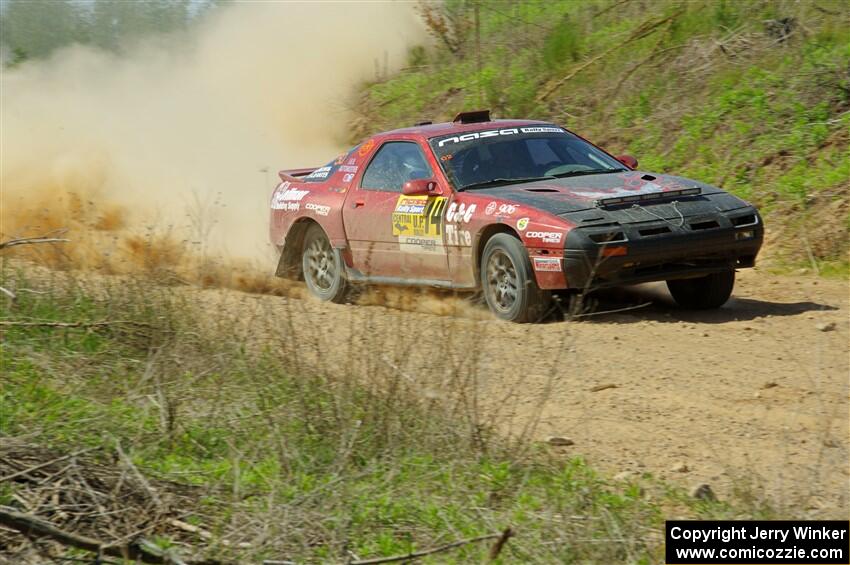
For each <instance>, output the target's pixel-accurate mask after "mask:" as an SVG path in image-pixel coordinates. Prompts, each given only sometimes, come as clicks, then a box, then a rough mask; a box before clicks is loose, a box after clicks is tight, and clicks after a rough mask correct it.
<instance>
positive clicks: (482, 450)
mask: <svg viewBox="0 0 850 565" xmlns="http://www.w3.org/2000/svg"><path fill="white" fill-rule="evenodd" d="M0 284H4V285H6V286H12V287H15V288H18V289H20V288H29V289H31V290H34V291H36V292H37V293H35V292H30V293H25V292H21V293H19V294H20V297H19V300H18V301H17V302H16V303H15V304H14V305H13V306H11V307H6V308H4V310H3V315H2V319H3V321H5V322H21V323H23V322H32V321H33V320H38V321H41V322H45V323H49V322H82V323H95V322H103V321H108V320H113V321H115V320H119V321H122V322H132V323H118V324H114V325H107V326H90V327H61V328H60V327H47V326H44V327H31V326H16V325H12V326H9V327H4V329H3V338H2V339H3V347H2V351H0V364H2V368H3V374H4V379H3V386H2V391H0V439H2V438H4V437H6V438H11V437H20V438H25V439H26V441H27V442H30V443H34V444H37V445H40V446H43V447H49V448H52V449H55V450H57V451H58V452H69V451H72V450H76V449H79V448H81V447H99V448H100V451H98V453H99V455H98V457H99V458H100V459H101V461H102V462H104V463H107V464H109V462H110V461H112V460H114V458H115V457H116V456H115V452H116V449H118V447H116V446H120V447H121V448H122V449H123V451H124V452H125V453H126V454H127V456H128V457H129V458H130V459H131V460H132V461H133V463H134V464H135V466H136V467H137V468H138V469H140V470H141V472H142V473H144V474H145V475H147V476H148V477H150V478H151V479H152V480H153V479H156V480H164V481H169V483H168V484H183V485H188V486H191V487H193V488H195V489H197V490H196V491H195V492H196V496H195V499H196V502H195V503H194V504H192V505H190V506H189V507H186V508H183V509H182V510H183V514H184V519H185V521H187V522H189V523H194V524H199V525H201V526H202V527H204V528H206V529H208V530H209V531H211V532H214V533H215V538H214V540H211V541H210V542H209V545H208V548H207V552H208V553H209V554H211V555H216V556H218V557H230V558H235V559H239V560H258V559H260V558H277V559H280V558H288V559H295V560H297V561H298V562H328V561H340V562H341V561H343V560H345V559H346V558H347V557H346V556H347V553H346V552H349V551H350V552H352V553H354V554H356V555H358V556H360V557H366V556H368V557H374V556H386V555H393V554H403V553H406V552H409V551H412V550H415V549H422V548H426V547H431V546H435V545H440V544H443V543H446V542H450V541H454V540H457V539H463V538H467V537H474V536H478V535H483V534H488V533H492V532H498V531H501V530H502V529H504V528H505V527H507V526H511V527H512V528H514V529H515V530H516V532H517V536H516V537H515V538H513V539H511V541H510V542H509V543H508V546H507V549H506V552H505V554H504V556H503V557H504V560H505V562H516V561H520V562H529V563H533V562H539V563H548V562H553V561H558V562H567V563H569V562H599V563H613V562H631V563H650V562H657V561H659V560H660V559H661V551H662V549H661V544H662V540H661V528H662V525H663V519H664V517H665V516H668V517H669V516H670V515H673V514H675V515H682V516H692V517H731V516H754V515H763V514H764V511H763V510H762V509H756V508H747V507H739V508H734V507H732V506H729V505H727V504H723V503H713V502H700V501H695V500H693V499H691V498H689V497H688V496H687V495H686V494H685V493H683V492H682V491H681V490H679V489H676V488H673V487H670V486H669V485H665V484H663V483H661V482H659V481H657V480H655V479H654V478H652V477H651V476H649V475H644V476H643V477H639V478H636V479H635V480H633V481H627V482H618V481H611V480H610V479H606V478H605V477H603V476H600V475H599V474H597V473H596V472H594V470H593V469H592V468H590V467H589V466H588V465H587V464H586V463H585V462H584V461H583V460H582V459H580V458H572V459H565V458H564V457H563V456H560V455H558V454H555V453H553V452H552V451H551V448H549V447H548V446H546V445H540V444H530V445H531V448H530V450H529V449H528V444H527V440H525V439H521V440H520V441H524V442H526V447H525V448H523V447H522V445H520V444H519V443H518V442H516V441H513V440H511V439H508V438H505V437H501V436H499V435H498V434H496V433H494V430H488V429H486V427H484V426H483V425H482V424H481V423H480V422H476V421H474V420H473V419H470V416H469V407H468V405H465V404H464V403H463V402H461V399H462V398H463V397H464V396H467V397H468V396H470V395H474V392H473V391H471V390H470V389H469V388H466V385H464V384H462V383H464V382H468V381H467V380H464V379H457V380H455V381H453V382H454V383H455V384H454V385H452V386H453V390H451V391H450V393H449V396H448V398H445V399H441V400H434V399H428V398H423V397H422V395H418V394H416V393H415V391H414V390H413V389H411V388H409V385H408V384H407V382H406V381H405V380H404V379H403V378H400V377H399V375H398V374H397V372H395V371H391V370H387V371H380V370H376V371H374V372H373V373H370V374H369V375H363V374H357V375H349V377H353V378H346V377H345V376H340V375H339V374H336V375H333V374H330V373H324V372H314V371H311V370H310V369H307V368H306V364H304V363H301V364H299V363H298V362H297V360H296V359H294V356H293V355H292V351H287V350H286V348H285V347H283V346H282V343H281V342H276V343H275V342H273V343H275V346H273V347H272V346H269V344H268V342H265V343H264V341H263V339H261V338H263V337H264V336H265V337H267V336H268V332H269V331H271V330H270V329H269V328H268V327H261V326H259V325H258V324H257V323H255V322H256V320H259V319H261V318H263V317H262V316H260V317H255V318H253V321H251V322H249V323H244V319H245V317H246V316H248V314H247V312H248V310H249V309H250V303H248V302H245V301H244V300H247V299H243V302H240V303H237V304H236V308H234V307H233V306H234V305H233V304H230V303H225V302H221V303H210V302H209V300H211V298H210V297H208V296H207V297H205V296H204V295H203V294H202V293H201V291H198V290H194V291H192V290H188V289H183V288H179V287H167V286H166V287H163V286H160V285H157V284H152V283H151V281H147V280H144V279H135V280H132V281H131V280H127V279H120V278H110V277H99V278H97V279H81V278H75V277H74V276H72V275H67V274H65V275H63V274H56V273H43V272H39V273H37V274H35V275H33V274H32V272H30V271H27V270H20V269H13V268H12V267H11V266H10V265H8V264H7V265H6V266H5V268H4V270H3V277H2V283H0ZM193 293H194V294H193ZM228 304H230V305H228ZM199 305H200V306H199ZM240 320H242V321H241V322H240ZM9 488H10V487H9V486H8V485H5V486H4V489H5V490H3V491H0V498H2V500H3V501H4V503H6V504H15V502H14V499H13V495H14V493H15V491H16V489H20V488H24V487H23V486H18V485H17V484H16V483H12V486H11V490H9ZM45 512H47V513H48V516H47V518H48V519H50V514H49V513H50V510H49V509H48V510H45ZM282 516H285V519H281V517H282ZM54 519H56V518H55V517H54ZM155 534H156V535H155V536H152V539H154V540H155V542H156V543H157V544H158V545H160V546H162V547H169V546H172V545H175V544H178V542H179V540H178V539H177V538H175V537H174V533H173V532H169V530H168V528H167V527H165V526H163V527H161V528H158V529H157V530H156V531H155ZM95 535H98V533H95ZM99 535H106V534H104V533H102V532H101V533H100V534H99ZM221 540H230V541H234V540H235V541H239V542H247V543H251V548H250V549H245V550H236V549H233V547H232V546H230V547H225V546H223V545H220V544H219V542H221ZM488 550H489V546H488V545H487V544H471V545H467V546H464V547H461V548H459V549H456V550H454V551H452V552H451V553H445V554H440V555H439V556H437V557H435V558H434V559H432V562H435V563H436V562H440V563H445V562H455V563H466V562H470V561H478V560H481V559H483V558H484V557H485V556H486V553H487V551H488ZM426 562H427V561H426Z"/></svg>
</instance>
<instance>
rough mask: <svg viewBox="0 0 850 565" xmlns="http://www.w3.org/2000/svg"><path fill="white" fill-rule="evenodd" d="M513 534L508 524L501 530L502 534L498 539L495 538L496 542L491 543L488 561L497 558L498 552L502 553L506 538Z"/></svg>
mask: <svg viewBox="0 0 850 565" xmlns="http://www.w3.org/2000/svg"><path fill="white" fill-rule="evenodd" d="M514 535H515V534H514V531H513V530H512V529H511V528H510V526H508V527H507V528H505V531H504V532H502V535H501V536H499V539H497V540H496V543H494V544H493V547H491V548H490V561H495V560H496V559H498V557H499V554H500V553H502V549H503V548H504V547H505V544H506V543H508V540H509V539H511V538H512V537H513V536H514Z"/></svg>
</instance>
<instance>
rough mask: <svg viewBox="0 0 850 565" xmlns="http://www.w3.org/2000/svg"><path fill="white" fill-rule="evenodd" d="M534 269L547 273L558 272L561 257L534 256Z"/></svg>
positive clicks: (559, 270)
mask: <svg viewBox="0 0 850 565" xmlns="http://www.w3.org/2000/svg"><path fill="white" fill-rule="evenodd" d="M534 270H535V271H543V272H547V273H560V272H561V259H560V257H535V258H534Z"/></svg>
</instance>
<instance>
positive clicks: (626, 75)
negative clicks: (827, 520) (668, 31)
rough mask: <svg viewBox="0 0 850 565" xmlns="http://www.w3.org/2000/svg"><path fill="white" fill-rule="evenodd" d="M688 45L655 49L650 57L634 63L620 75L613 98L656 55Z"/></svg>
mask: <svg viewBox="0 0 850 565" xmlns="http://www.w3.org/2000/svg"><path fill="white" fill-rule="evenodd" d="M687 46H688V44H687V43H682V44H680V45H674V46H672V47H667V48H666V49H661V50H653V51H652V53H650V54H649V56H648V57H646V58H645V59H643V60H642V61H639V62H637V63H635V64H634V65H632V66H631V68H629V70H627V71H626V72H625V73H623V75H622V76H621V77H620V80H619V81H618V82H617V86H615V87H614V90H613V91H612V94H611V98H613V97H615V96H616V95H617V94H618V93H619V92H620V88H622V87H623V84H624V83H625V82H626V81H627V80H628V79H629V77H630V76H632V74H634V72H635V71H636V70H638V69H639V68H640V67H642V66H643V65H645V64H647V63H649V62H650V61H652V60H654V59H655V58H656V57H658V56H660V55H663V54H665V53H669V52H670V51H675V50H677V49H682V48H683V47H687Z"/></svg>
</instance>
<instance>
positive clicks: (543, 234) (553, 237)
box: [525, 231, 564, 243]
mask: <svg viewBox="0 0 850 565" xmlns="http://www.w3.org/2000/svg"><path fill="white" fill-rule="evenodd" d="M525 237H527V238H529V239H540V240H542V241H543V243H561V238H562V237H564V234H563V233H561V232H558V231H530V232H526V233H525Z"/></svg>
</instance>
